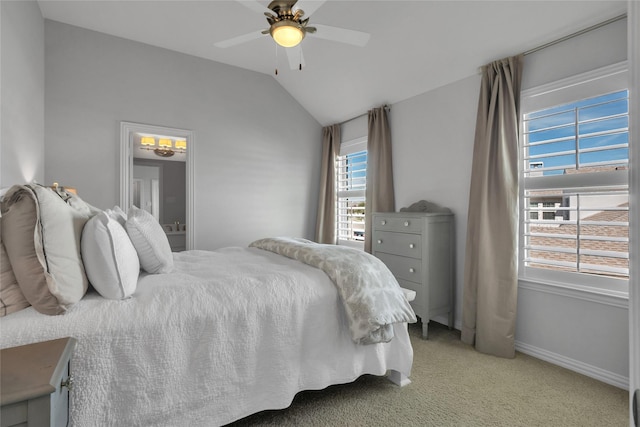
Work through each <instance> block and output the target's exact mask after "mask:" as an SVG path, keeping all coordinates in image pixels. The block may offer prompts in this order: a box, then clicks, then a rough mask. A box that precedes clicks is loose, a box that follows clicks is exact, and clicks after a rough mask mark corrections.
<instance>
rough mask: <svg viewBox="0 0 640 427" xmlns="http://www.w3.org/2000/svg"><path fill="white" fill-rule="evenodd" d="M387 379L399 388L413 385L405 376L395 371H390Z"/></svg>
mask: <svg viewBox="0 0 640 427" xmlns="http://www.w3.org/2000/svg"><path fill="white" fill-rule="evenodd" d="M387 379H388V380H389V381H391V382H392V383H394V384H395V385H397V386H399V387H404V386H406V385H409V384H411V380H410V379H409V378H408V377H407V376H406V375H405V374H403V373H401V372H398V371H394V370H390V371H389V373H388V374H387Z"/></svg>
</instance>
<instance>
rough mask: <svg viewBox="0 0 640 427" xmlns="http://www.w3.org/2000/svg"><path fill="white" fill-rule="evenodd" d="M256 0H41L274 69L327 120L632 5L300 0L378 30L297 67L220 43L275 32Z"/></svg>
mask: <svg viewBox="0 0 640 427" xmlns="http://www.w3.org/2000/svg"><path fill="white" fill-rule="evenodd" d="M243 1H244V0H243ZM249 2H251V1H249ZM252 3H254V4H246V1H245V4H242V2H241V1H234V0H229V1H203V0H200V1H183V0H180V1H166V0H165V1H154V0H144V1H118V0H109V1H57V0H40V1H39V4H40V9H41V11H42V14H43V16H44V17H45V18H47V19H51V20H54V21H60V22H64V23H67V24H71V25H76V26H79V27H83V28H87V29H91V30H95V31H99V32H103V33H107V34H111V35H115V36H119V37H123V38H127V39H131V40H135V41H139V42H142V43H146V44H149V45H153V46H158V47H163V48H166V49H171V50H175V51H179V52H183V53H187V54H190V55H195V56H198V57H202V58H206V59H210V60H213V61H218V62H222V63H226V64H230V65H234V66H238V67H242V68H246V69H250V70H254V71H257V72H260V73H264V74H268V75H271V76H273V78H274V79H276V80H277V81H278V82H279V83H280V84H281V85H282V86H283V87H284V88H285V89H286V90H287V91H288V92H289V93H290V94H291V95H292V96H293V97H294V98H295V99H296V100H297V101H298V102H299V103H300V104H301V105H302V106H303V107H304V108H305V109H306V110H307V111H308V112H309V113H310V114H311V115H313V116H314V117H315V118H316V120H318V122H320V123H321V124H323V125H327V124H331V123H336V122H340V121H343V120H346V119H349V118H351V117H354V116H357V115H359V114H362V113H364V112H366V111H367V110H368V109H370V108H372V107H375V106H379V105H382V104H385V103H387V104H392V103H395V102H398V101H401V100H404V99H408V98H410V97H413V96H415V95H418V94H421V93H424V92H427V91H429V90H431V89H434V88H437V87H440V86H444V85H446V84H449V83H452V82H455V81H457V80H460V79H463V78H466V77H468V76H471V75H473V74H474V73H477V72H478V71H477V70H478V67H479V66H481V65H483V64H486V63H488V62H490V61H493V60H495V59H499V58H503V57H506V56H511V55H515V54H517V53H520V52H523V51H526V50H528V49H531V48H534V47H536V46H539V45H542V44H544V43H547V42H549V41H552V40H555V39H557V38H560V37H562V36H565V35H567V34H570V33H572V32H575V31H578V30H580V29H583V28H585V27H588V26H590V25H593V24H596V23H598V22H601V21H604V20H606V19H608V18H612V17H615V16H618V15H620V14H622V13H624V12H625V11H626V1H590V0H588V1H578V0H575V1H574V0H571V1H559V0H554V1H482V0H475V1H452V0H448V1H420V0H414V1H398V0H393V1H380V0H378V1H364V0H360V1H337V0H334V1H332V0H328V1H326V2H314V1H311V0H299V2H298V5H297V7H300V8H301V9H307V10H312V11H314V12H313V13H312V14H311V16H310V23H309V25H314V24H324V25H330V26H334V27H340V28H346V29H352V30H357V31H362V32H366V33H369V34H371V37H370V39H369V41H368V43H367V44H366V46H365V47H357V46H353V45H349V44H345V43H340V42H337V41H329V40H324V39H320V38H316V37H311V36H307V37H306V38H305V39H304V40H303V42H302V44H301V46H302V52H303V55H304V63H305V67H304V68H303V70H302V71H299V70H298V69H295V70H292V69H290V67H289V64H288V61H287V56H286V54H285V52H284V48H278V49H276V47H275V46H276V45H275V43H274V41H273V40H272V39H271V38H270V37H269V36H268V35H266V36H262V37H258V38H255V39H253V40H251V41H248V42H246V43H243V44H239V45H236V46H232V47H228V48H219V47H216V46H214V44H215V43H216V42H219V41H222V40H226V39H230V38H233V37H236V36H240V35H243V34H247V33H251V32H255V31H259V30H263V29H266V28H268V24H267V22H266V19H265V16H264V15H262V14H261V13H260V12H259V11H258V9H259V8H256V7H254V6H255V3H259V4H260V5H262V6H263V7H265V10H266V6H267V5H268V4H269V1H262V0H260V1H254V2H252ZM318 31H319V32H320V31H321V30H318ZM595 53H596V52H594V54H595ZM276 68H278V74H277V75H275V73H274V71H275V69H276Z"/></svg>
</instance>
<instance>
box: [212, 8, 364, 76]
mask: <svg viewBox="0 0 640 427" xmlns="http://www.w3.org/2000/svg"><path fill="white" fill-rule="evenodd" d="M236 1H238V2H239V3H241V4H242V5H244V6H246V7H248V8H249V9H251V10H254V11H257V12H261V13H264V15H265V16H266V18H267V23H268V24H269V28H268V29H266V30H263V31H253V32H251V33H248V34H243V35H241V36H237V37H233V38H230V39H227V40H223V41H220V42H217V43H214V46H216V47H219V48H228V47H231V46H236V45H239V44H242V43H246V42H249V41H252V40H255V39H258V38H260V37H262V36H264V35H266V34H270V35H271V37H272V38H273V40H274V41H275V42H276V43H277V44H278V45H280V46H283V47H285V48H287V49H285V51H286V53H287V57H288V59H289V65H290V66H291V69H295V68H299V69H300V70H301V69H302V66H303V64H304V58H303V57H302V50H301V47H300V42H301V41H302V40H303V39H304V37H305V36H306V35H307V34H309V35H311V36H314V37H317V38H321V39H325V40H331V41H336V42H341V43H347V44H351V45H354V46H360V47H363V46H365V45H366V44H367V42H368V41H369V37H370V34H368V33H364V32H362V31H355V30H348V29H345V28H337V27H331V26H328V25H321V24H315V25H314V26H313V27H311V26H308V25H307V24H308V23H309V16H310V15H311V14H312V13H313V12H315V11H316V10H317V9H318V8H319V7H320V6H322V4H323V3H325V1H326V0H322V1H313V2H309V1H307V2H304V1H303V2H301V3H304V5H305V8H306V9H307V12H306V13H305V11H304V10H302V9H301V8H300V7H294V6H296V4H297V3H298V0H274V1H272V2H271V3H269V6H267V7H266V8H265V7H264V6H263V5H262V4H260V3H258V1H257V0H236ZM303 18H304V19H303ZM294 47H296V49H292V48H294ZM276 74H278V70H277V69H276Z"/></svg>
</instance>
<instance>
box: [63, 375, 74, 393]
mask: <svg viewBox="0 0 640 427" xmlns="http://www.w3.org/2000/svg"><path fill="white" fill-rule="evenodd" d="M60 387H66V388H68V389H69V391H71V390H72V389H73V377H72V376H71V375H70V376H69V377H68V378H67V379H66V380H64V381H62V382H61V383H60Z"/></svg>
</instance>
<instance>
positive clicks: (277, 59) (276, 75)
mask: <svg viewBox="0 0 640 427" xmlns="http://www.w3.org/2000/svg"><path fill="white" fill-rule="evenodd" d="M277 75H278V44H277V43H276V76H277Z"/></svg>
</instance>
